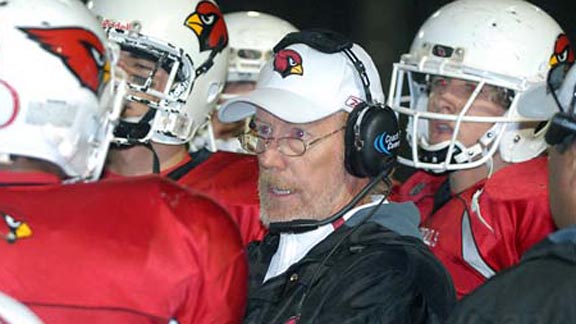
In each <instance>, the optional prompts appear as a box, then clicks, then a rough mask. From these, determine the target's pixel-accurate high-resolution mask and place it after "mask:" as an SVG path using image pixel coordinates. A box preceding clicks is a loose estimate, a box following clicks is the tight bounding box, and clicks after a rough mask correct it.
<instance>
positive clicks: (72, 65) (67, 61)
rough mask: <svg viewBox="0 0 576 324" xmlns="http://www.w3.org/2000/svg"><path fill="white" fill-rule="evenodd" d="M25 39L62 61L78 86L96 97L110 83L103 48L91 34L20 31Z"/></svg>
mask: <svg viewBox="0 0 576 324" xmlns="http://www.w3.org/2000/svg"><path fill="white" fill-rule="evenodd" d="M20 30H21V31H23V32H24V33H26V35H28V38H30V39H31V40H33V41H35V42H37V43H38V44H40V46H41V47H42V48H43V49H45V50H46V51H48V52H50V53H52V54H54V55H55V56H57V57H58V58H60V59H61V60H62V63H64V65H65V66H66V67H67V68H68V70H70V72H72V74H73V75H74V76H75V77H76V79H78V81H79V82H80V84H81V85H82V86H83V87H85V88H87V89H89V90H90V91H92V92H93V93H94V94H98V93H99V92H100V91H101V89H102V88H103V86H104V85H105V84H106V83H108V81H109V80H110V62H109V61H108V59H107V58H106V54H105V49H104V45H102V42H100V39H98V37H97V36H96V35H95V34H94V33H93V32H91V31H89V30H86V29H84V28H79V27H71V28H25V27H22V28H20Z"/></svg>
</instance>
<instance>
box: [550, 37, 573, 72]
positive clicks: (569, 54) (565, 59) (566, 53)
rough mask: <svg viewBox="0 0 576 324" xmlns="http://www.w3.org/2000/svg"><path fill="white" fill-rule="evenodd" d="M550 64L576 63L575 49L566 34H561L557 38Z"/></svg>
mask: <svg viewBox="0 0 576 324" xmlns="http://www.w3.org/2000/svg"><path fill="white" fill-rule="evenodd" d="M549 63H550V66H555V65H557V64H560V63H570V64H572V63H574V51H573V50H572V47H571V46H570V41H569V40H568V36H566V34H560V35H558V37H557V38H556V43H555V44H554V53H553V54H552V56H551V57H550V61H549Z"/></svg>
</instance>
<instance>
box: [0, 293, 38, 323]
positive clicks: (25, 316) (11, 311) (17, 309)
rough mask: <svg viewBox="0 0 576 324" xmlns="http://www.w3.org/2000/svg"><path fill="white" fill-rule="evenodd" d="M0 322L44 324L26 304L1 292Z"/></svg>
mask: <svg viewBox="0 0 576 324" xmlns="http://www.w3.org/2000/svg"><path fill="white" fill-rule="evenodd" d="M0 323H2V324H42V323H43V322H42V321H41V320H40V318H38V316H36V314H34V313H33V312H32V311H31V310H30V309H29V308H28V307H26V305H24V304H22V303H20V302H19V301H17V300H16V299H14V298H12V297H10V296H8V295H6V294H4V293H2V292H0Z"/></svg>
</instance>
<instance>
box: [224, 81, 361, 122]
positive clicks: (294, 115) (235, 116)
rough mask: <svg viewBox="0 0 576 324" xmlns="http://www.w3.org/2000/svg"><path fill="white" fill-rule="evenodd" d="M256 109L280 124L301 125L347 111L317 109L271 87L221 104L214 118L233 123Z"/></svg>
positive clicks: (313, 105) (343, 108) (295, 95)
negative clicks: (281, 122)
mask: <svg viewBox="0 0 576 324" xmlns="http://www.w3.org/2000/svg"><path fill="white" fill-rule="evenodd" d="M256 108H260V109H263V110H265V111H267V112H269V113H271V114H272V115H274V116H276V117H278V118H280V119H282V120H283V121H286V122H289V123H294V124H304V123H310V122H314V121H317V120H320V119H322V118H325V117H328V116H330V115H332V114H334V113H335V112H337V111H338V110H342V111H350V110H351V109H350V110H348V109H346V107H335V108H334V110H333V111H331V112H326V109H323V107H319V106H318V105H317V104H316V103H314V102H313V101H311V100H309V99H308V98H306V97H304V96H300V95H298V94H295V93H293V92H291V91H286V90H282V89H275V88H260V89H255V90H254V91H252V92H251V93H250V94H248V95H247V96H242V97H238V98H234V99H232V100H229V101H227V102H225V103H224V104H223V105H222V107H220V109H219V110H218V118H219V119H220V120H221V121H222V122H224V123H233V122H237V121H240V120H242V119H244V118H247V117H250V116H252V115H254V114H255V113H256Z"/></svg>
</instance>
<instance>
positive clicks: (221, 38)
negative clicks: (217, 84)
mask: <svg viewBox="0 0 576 324" xmlns="http://www.w3.org/2000/svg"><path fill="white" fill-rule="evenodd" d="M184 26H186V27H188V28H190V29H192V31H194V34H196V36H197V37H198V42H199V43H200V52H204V51H211V52H210V56H209V57H208V59H207V60H206V61H205V62H204V63H203V64H202V65H201V66H200V67H199V68H198V69H197V70H196V75H200V74H203V73H205V72H206V71H208V70H209V69H210V68H211V67H212V65H213V64H214V57H215V56H216V54H218V53H219V52H222V50H223V49H224V48H225V47H226V46H227V45H228V31H227V30H226V23H224V18H223V16H222V13H221V12H220V9H218V6H217V5H216V4H214V3H212V2H209V1H200V2H199V3H198V5H197V6H196V11H195V12H193V13H192V14H190V15H189V16H188V17H187V18H186V20H185V21H184Z"/></svg>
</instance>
